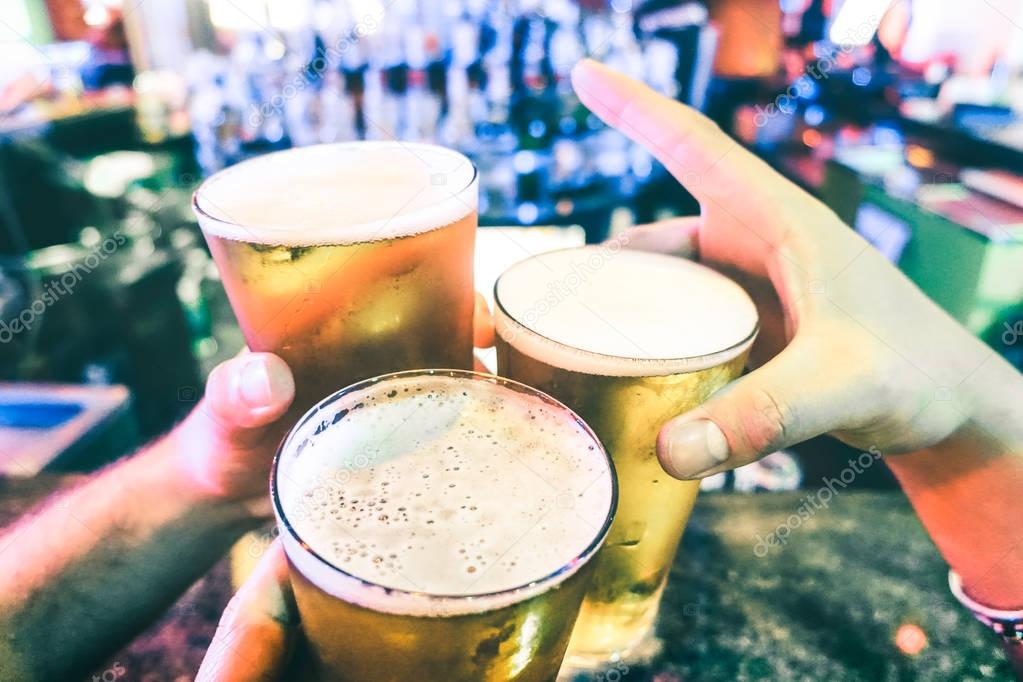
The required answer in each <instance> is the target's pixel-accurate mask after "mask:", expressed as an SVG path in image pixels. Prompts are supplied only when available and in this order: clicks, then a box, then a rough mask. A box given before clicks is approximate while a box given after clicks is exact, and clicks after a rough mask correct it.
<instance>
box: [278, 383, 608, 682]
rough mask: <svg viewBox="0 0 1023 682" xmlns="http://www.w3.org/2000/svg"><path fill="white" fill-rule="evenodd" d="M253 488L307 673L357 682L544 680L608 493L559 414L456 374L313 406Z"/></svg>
mask: <svg viewBox="0 0 1023 682" xmlns="http://www.w3.org/2000/svg"><path fill="white" fill-rule="evenodd" d="M271 493H272V496H273V504H274V510H275V514H276V517H277V522H278V526H279V528H280V535H281V538H282V541H283V544H284V549H285V553H286V555H287V558H288V562H289V564H290V568H291V581H292V585H293V587H294V593H295V600H296V602H297V605H298V609H299V613H300V616H301V621H302V630H303V632H304V635H305V637H306V639H307V641H308V643H309V645H310V646H309V650H310V651H311V653H312V657H313V659H314V660H313V661H312V668H313V669H314V674H315V675H316V676H317V677H319V678H322V679H345V680H373V681H374V682H378V681H379V682H383V681H390V682H404V681H406V680H408V681H412V680H416V681H418V680H450V681H454V682H461V681H465V682H469V681H473V682H481V681H482V682H486V681H494V682H496V681H498V680H500V681H502V682H505V681H508V680H516V681H534V680H535V681H537V682H539V681H541V680H542V681H545V682H548V681H550V680H553V679H554V678H555V676H556V675H557V673H558V670H559V667H560V665H561V661H562V658H563V656H564V652H565V648H566V646H567V645H568V639H569V634H570V632H571V628H572V624H573V622H574V621H575V618H576V615H577V613H578V610H579V605H580V603H581V601H582V599H583V595H584V593H585V591H586V588H587V585H588V583H589V578H590V573H591V564H590V563H589V560H590V558H591V557H592V556H593V555H594V553H595V552H596V550H597V549H598V548H599V547H600V545H601V543H602V542H603V541H604V537H605V536H606V534H607V531H608V528H609V527H610V525H611V519H612V516H613V514H614V508H615V502H616V497H617V491H616V484H615V478H614V472H613V468H612V465H611V462H610V460H609V458H608V456H607V453H606V452H605V451H604V449H603V447H602V446H601V445H600V442H599V441H598V440H597V438H596V436H595V435H594V434H593V432H592V431H590V429H589V427H587V426H586V425H585V424H584V423H583V422H582V420H580V419H579V417H578V416H576V415H575V414H574V413H573V412H572V411H571V410H569V409H568V408H566V407H565V406H564V405H562V404H561V403H558V402H557V401H555V400H554V399H553V398H551V397H549V396H547V395H544V394H543V393H540V392H539V391H536V390H534V389H531V388H528V387H526V386H523V385H520V384H518V383H515V382H513V381H509V380H506V379H501V378H498V377H494V376H490V375H486V374H478V373H475V372H465V371H459V370H424V371H411V372H398V373H394V374H390V375H385V376H381V377H377V378H374V379H370V380H367V381H363V382H361V383H357V384H354V385H352V386H349V387H348V388H345V389H343V390H342V391H340V392H338V393H335V394H334V395H332V396H330V397H328V398H326V399H324V400H323V401H322V402H320V403H319V404H318V405H317V406H316V407H314V408H313V409H312V410H310V411H309V412H308V413H307V414H306V415H305V417H304V418H303V419H302V420H301V421H300V422H299V424H298V425H297V426H296V427H295V428H294V429H293V430H292V432H291V433H290V434H289V435H288V437H287V438H286V439H285V440H284V442H283V443H282V444H281V447H280V449H279V451H278V454H277V458H276V460H275V462H274V466H273V471H272V474H271Z"/></svg>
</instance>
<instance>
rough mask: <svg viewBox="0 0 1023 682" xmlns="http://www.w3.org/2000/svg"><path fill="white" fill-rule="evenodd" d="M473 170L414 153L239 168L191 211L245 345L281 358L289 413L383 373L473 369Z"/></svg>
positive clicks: (361, 145)
mask: <svg viewBox="0 0 1023 682" xmlns="http://www.w3.org/2000/svg"><path fill="white" fill-rule="evenodd" d="M476 205H477V182H476V169H475V168H474V167H473V165H472V163H471V162H470V161H469V160H468V159H466V158H465V157H464V156H462V155H461V154H458V153H456V152H453V151H450V150H447V149H444V148H442V147H436V146H433V145H426V144H413V143H406V142H352V143H344V144H329V145H317V146H312V147H302V148H297V149H289V150H287V151H282V152H276V153H273V154H267V155H265V156H260V157H256V158H253V159H251V160H248V161H244V162H242V163H239V164H237V165H235V166H232V167H230V168H228V169H226V170H223V171H221V172H219V173H217V174H215V175H213V176H212V177H210V178H209V179H208V180H206V182H204V183H203V184H202V186H200V187H199V189H198V191H196V193H195V195H194V197H193V207H194V210H195V213H196V215H197V216H198V220H199V225H200V226H201V228H202V230H203V234H204V235H205V236H206V241H207V243H208V244H209V247H210V251H211V252H212V254H213V258H214V260H215V261H216V263H217V267H218V269H219V270H220V274H221V277H222V279H223V282H224V288H225V290H226V291H227V296H228V298H229V299H230V301H231V307H232V308H233V309H234V312H235V315H236V317H237V318H238V323H239V325H241V328H242V331H243V332H244V334H245V340H246V342H247V343H248V346H249V348H251V349H252V350H254V351H271V352H274V353H276V354H278V355H280V356H281V357H282V358H284V360H285V361H286V362H287V363H288V366H289V367H291V370H292V372H293V373H294V375H295V386H296V397H295V403H294V406H293V413H294V414H296V415H300V414H302V413H303V412H305V411H306V410H307V409H308V408H309V407H310V406H312V405H313V404H314V403H316V402H317V401H318V400H319V399H321V398H322V397H324V396H325V395H327V394H328V393H331V392H332V391H334V390H335V389H337V387H338V386H345V385H347V384H350V383H353V382H355V381H358V380H360V379H365V378H367V377H371V376H375V375H378V374H382V373H385V372H392V371H397V370H404V369H417V368H426V367H456V368H466V369H469V368H471V367H472V364H471V363H472V312H473V297H474V293H473V243H474V239H475V230H476V223H477V211H476Z"/></svg>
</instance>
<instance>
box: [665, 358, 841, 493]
mask: <svg viewBox="0 0 1023 682" xmlns="http://www.w3.org/2000/svg"><path fill="white" fill-rule="evenodd" d="M800 345H803V344H799V343H798V342H797V341H796V340H794V341H793V342H792V343H790V344H789V346H788V347H786V348H785V350H783V351H782V352H781V353H779V354H778V355H777V356H775V357H774V358H773V359H772V360H771V361H769V362H768V363H766V364H765V365H763V366H762V367H760V368H759V369H757V370H755V371H753V372H751V373H749V374H747V375H746V376H744V377H742V378H741V379H738V380H737V381H734V382H732V383H731V384H729V385H728V386H726V387H724V388H723V389H721V390H720V391H718V392H717V393H715V394H714V395H713V396H711V398H710V399H709V400H707V402H705V403H703V404H702V405H700V406H699V407H697V408H696V409H693V410H690V411H689V412H687V413H685V414H683V415H681V416H679V417H675V418H674V419H672V420H670V421H669V422H668V423H667V424H665V425H664V426H663V427H662V428H661V431H660V434H659V435H658V438H657V456H658V459H660V462H661V466H662V467H663V468H664V470H665V471H666V472H667V473H668V474H670V475H671V476H673V477H675V478H681V479H692V478H704V477H706V476H710V475H711V474H716V473H718V472H720V471H725V470H727V469H734V468H735V467H738V466H742V465H743V464H748V463H750V462H752V461H754V460H757V459H760V458H761V457H763V456H765V455H769V454H771V453H772V452H775V451H777V450H780V449H782V448H785V447H787V446H790V445H793V444H795V443H800V442H802V441H804V440H807V439H809V438H813V437H814V436H819V435H821V434H823V433H827V432H829V431H833V430H835V429H837V428H840V422H841V421H843V420H844V419H845V417H846V412H848V407H847V408H846V410H845V411H843V410H841V409H839V408H838V407H837V406H840V405H847V406H848V400H849V397H848V396H844V395H843V394H844V393H845V392H846V391H847V389H845V388H843V385H846V386H847V385H848V384H845V383H844V382H842V381H841V380H839V379H837V378H835V377H829V376H828V375H827V374H826V370H825V366H826V363H823V362H821V361H820V360H819V359H818V358H817V356H816V354H815V350H816V349H814V348H813V347H812V344H805V347H802V348H800Z"/></svg>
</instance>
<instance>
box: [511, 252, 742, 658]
mask: <svg viewBox="0 0 1023 682" xmlns="http://www.w3.org/2000/svg"><path fill="white" fill-rule="evenodd" d="M494 297H495V300H496V303H497V310H496V311H495V320H496V324H497V349H498V356H497V362H498V370H499V371H500V373H501V374H502V375H504V376H508V377H510V378H513V379H515V380H516V381H521V382H523V383H525V384H528V385H531V386H536V387H537V388H539V389H541V390H543V391H545V392H547V393H549V394H551V395H552V396H555V397H556V398H557V399H558V400H561V401H562V402H564V403H565V404H566V405H568V406H569V407H571V408H572V409H573V410H575V411H576V412H578V413H579V414H580V415H581V416H582V417H583V419H585V420H586V422H587V423H588V424H590V426H591V427H592V428H593V430H594V431H595V432H596V433H597V435H598V436H599V437H600V439H601V442H603V443H604V446H605V447H606V448H607V449H608V453H609V454H610V455H611V458H612V459H613V460H614V463H615V469H616V471H617V473H618V480H619V486H620V490H621V494H620V501H619V510H618V514H617V516H616V518H615V522H614V525H613V526H612V528H611V532H610V534H609V535H608V540H607V543H606V544H605V546H604V548H603V549H602V550H601V552H600V554H599V555H598V557H597V560H596V564H597V566H596V569H595V571H594V576H593V582H592V584H591V586H590V589H589V591H588V592H587V596H586V600H585V602H584V604H583V608H582V611H581V613H580V616H579V620H578V622H577V623H576V627H575V630H574V632H573V635H572V641H571V644H570V647H569V653H568V663H569V664H570V665H571V666H573V667H575V668H580V669H591V668H599V667H601V666H602V665H605V664H606V663H607V662H608V661H610V660H613V658H614V657H616V656H617V657H622V658H625V659H636V658H645V657H647V656H648V655H649V654H650V653H652V650H653V649H655V648H656V641H655V640H654V639H653V638H652V632H653V627H654V621H655V619H656V616H657V610H658V605H659V603H660V600H661V594H662V592H663V590H664V586H665V583H666V581H667V578H668V571H669V569H670V568H671V564H672V562H673V560H674V557H675V552H676V550H677V548H678V543H679V540H680V539H681V537H682V531H683V529H684V528H685V525H686V521H687V519H688V517H689V512H690V510H691V509H692V506H693V503H694V502H695V500H696V493H697V491H698V490H699V482H697V481H677V480H674V479H673V478H671V477H670V476H668V475H667V474H666V473H665V472H664V470H663V469H662V468H661V465H660V463H659V462H658V459H657V451H656V450H657V435H658V432H659V431H660V429H661V427H662V426H663V425H664V423H665V422H667V421H668V420H669V419H671V418H672V417H674V416H676V415H678V414H680V413H682V412H686V411H688V410H690V409H692V408H694V407H696V406H697V405H699V404H700V403H701V402H703V401H704V400H706V399H707V398H708V397H709V396H710V395H711V394H712V393H713V392H714V391H716V390H717V389H719V388H721V387H722V386H724V385H725V384H726V383H728V382H729V381H731V380H732V379H735V378H736V377H737V376H739V374H740V373H741V372H742V368H743V366H744V364H745V362H746V356H747V354H748V352H749V348H750V345H751V344H752V343H753V339H754V337H755V336H756V332H757V311H756V307H755V306H754V305H753V301H752V300H750V298H749V296H748V295H747V294H746V293H745V292H744V291H743V290H742V289H741V288H740V287H739V286H738V285H737V284H735V283H734V282H732V281H730V280H728V279H727V278H725V277H724V276H722V275H720V274H718V273H716V272H714V271H712V270H710V269H709V268H706V267H704V266H702V265H698V264H696V263H693V262H690V261H686V260H683V259H680V258H674V257H671V256H665V255H661V254H652V253H644V252H641V251H627V250H624V249H622V248H621V245H620V244H619V243H617V242H610V243H607V244H604V245H603V246H589V247H582V248H575V249H565V250H562V251H554V252H550V253H544V254H540V255H537V256H533V257H532V258H529V259H527V260H525V261H521V262H519V263H517V264H515V265H513V266H512V267H511V268H509V269H508V270H507V271H505V273H504V274H503V275H501V277H500V279H498V281H497V285H496V287H495V289H494Z"/></svg>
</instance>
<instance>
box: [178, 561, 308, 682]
mask: <svg viewBox="0 0 1023 682" xmlns="http://www.w3.org/2000/svg"><path fill="white" fill-rule="evenodd" d="M297 626H298V614H297V612H296V609H295V601H294V597H293V596H292V593H291V583H290V582H289V581H288V562H287V560H286V559H285V557H284V549H283V547H282V546H281V543H280V541H275V542H274V543H273V544H272V545H270V547H269V548H268V549H267V552H266V554H265V555H264V556H263V558H262V559H261V560H260V562H259V564H258V565H257V566H256V569H255V570H254V571H253V573H252V575H251V576H250V577H249V579H248V580H246V581H245V584H244V585H242V587H241V588H240V589H239V590H238V592H237V593H236V594H235V595H234V597H232V598H231V601H230V602H229V603H228V605H227V608H226V609H224V614H223V616H221V618H220V623H219V624H218V625H217V632H216V634H215V635H214V636H213V641H212V642H210V646H209V649H207V650H206V656H205V658H204V659H203V662H202V665H201V666H200V668H199V673H198V675H197V676H196V682H250V681H251V682H255V681H256V680H259V681H261V682H271V681H273V680H278V679H285V678H284V677H283V673H284V672H285V671H286V670H287V671H288V677H287V679H291V680H294V679H301V673H300V672H299V671H297V670H294V669H293V667H292V666H290V665H289V663H290V660H291V655H292V650H293V645H294V642H295V633H296V630H297Z"/></svg>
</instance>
